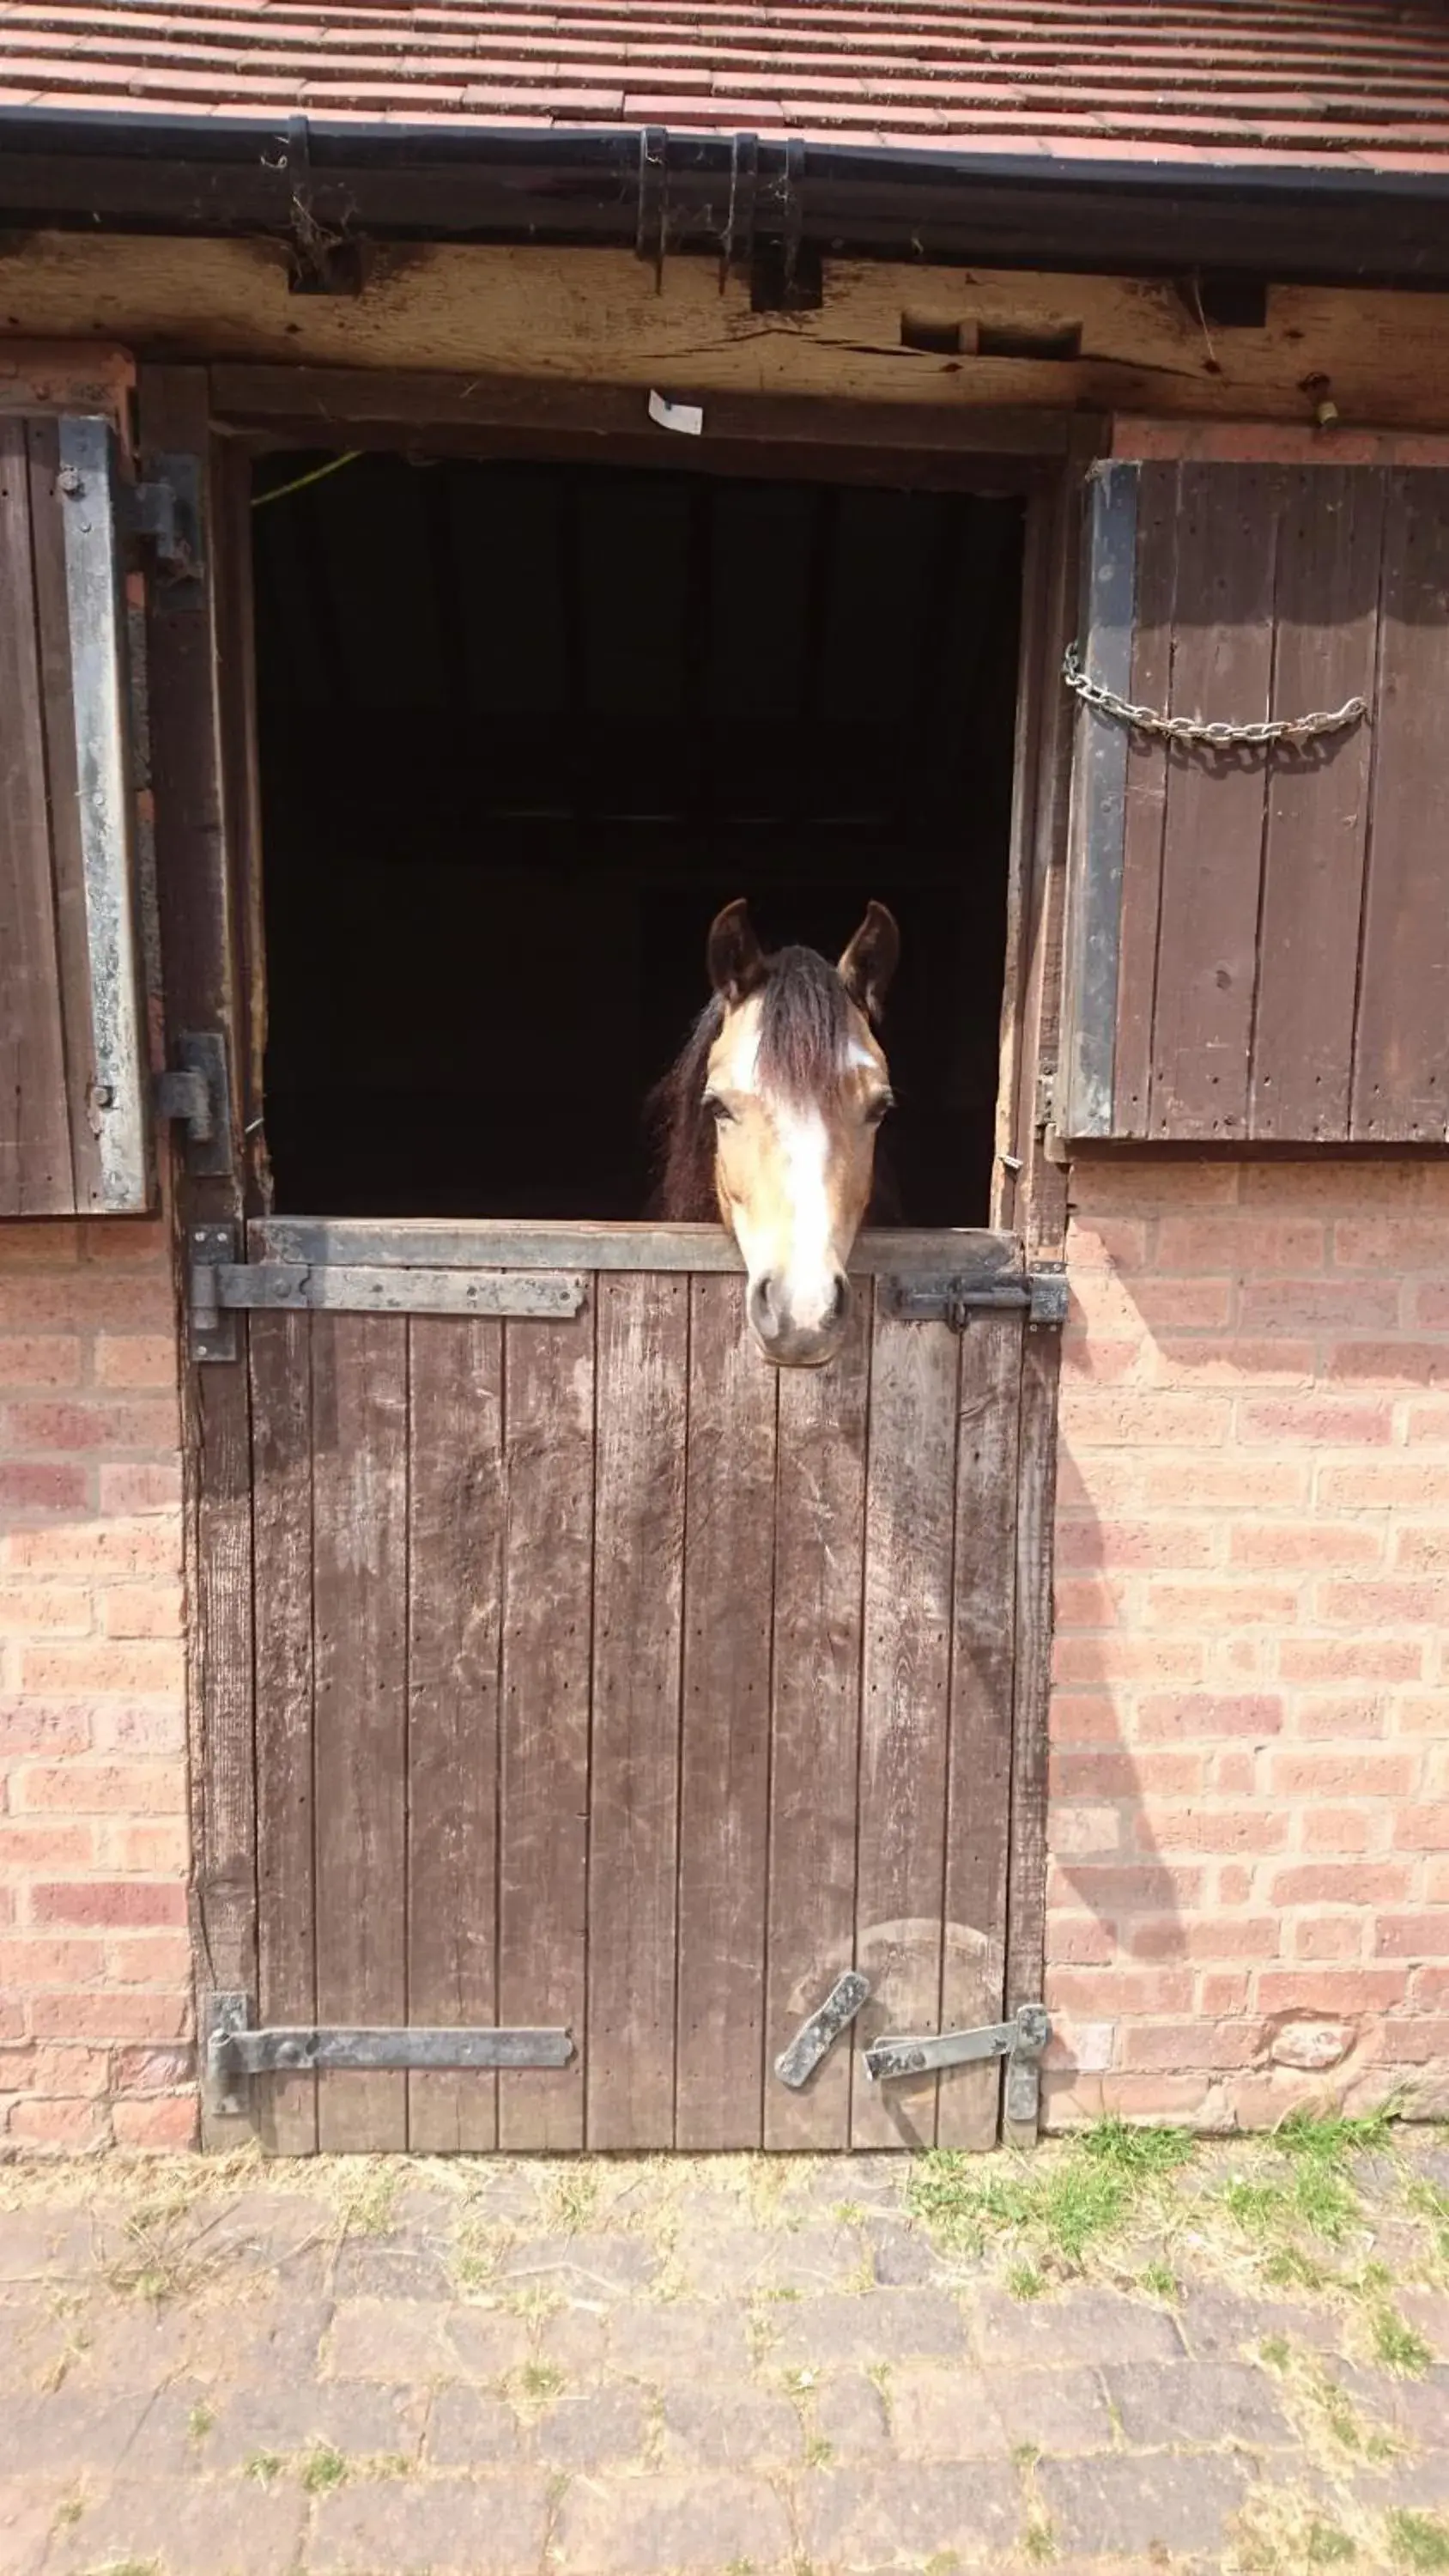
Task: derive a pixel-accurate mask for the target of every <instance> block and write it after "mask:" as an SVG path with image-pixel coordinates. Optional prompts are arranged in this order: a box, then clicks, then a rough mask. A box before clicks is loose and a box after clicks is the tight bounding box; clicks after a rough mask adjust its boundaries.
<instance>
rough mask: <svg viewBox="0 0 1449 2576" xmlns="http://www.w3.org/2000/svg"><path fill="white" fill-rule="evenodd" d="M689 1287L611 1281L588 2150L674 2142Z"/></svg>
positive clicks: (597, 1644)
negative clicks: (682, 1588) (676, 1905)
mask: <svg viewBox="0 0 1449 2576" xmlns="http://www.w3.org/2000/svg"><path fill="white" fill-rule="evenodd" d="M688 1369H689V1280H688V1278H687V1277H686V1276H684V1275H680V1276H678V1277H675V1278H670V1277H668V1276H658V1275H656V1276H651V1275H650V1274H649V1273H648V1272H647V1271H646V1272H643V1273H641V1274H640V1275H639V1276H637V1277H633V1278H629V1277H613V1278H609V1277H605V1276H601V1277H600V1280H599V1323H598V1462H597V1478H596V1503H595V1528H594V1677H593V1751H592V1760H591V1764H590V1774H589V1777H590V1799H589V2015H588V2033H589V2053H588V2063H587V2066H586V2068H585V2096H586V2103H587V2121H586V2134H587V2140H588V2144H589V2145H590V2147H628V2148H631V2149H635V2150H637V2149H640V2148H644V2147H667V2146H670V2145H671V2144H672V2143H673V2138H674V1956H675V1940H676V1933H677V1926H676V1923H675V1896H676V1888H677V1880H678V1869H679V1814H678V1807H679V1706H680V1617H681V1587H682V1583H683V1574H684V1470H685V1421H686V1389H687V1382H688Z"/></svg>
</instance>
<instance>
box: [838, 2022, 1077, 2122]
mask: <svg viewBox="0 0 1449 2576" xmlns="http://www.w3.org/2000/svg"><path fill="white" fill-rule="evenodd" d="M1051 2035H1052V2026H1051V2022H1050V2020H1049V2019H1048V2017H1047V2013H1046V2009H1045V2007H1044V2006H1043V2005H1041V2004H1022V2005H1021V2006H1020V2007H1019V2009H1018V2010H1017V2011H1016V2012H1015V2013H1014V2014H1013V2015H1012V2018H1011V2020H1010V2021H996V2022H987V2023H985V2024H984V2025H983V2027H982V2028H981V2029H979V2030H938V2031H933V2032H930V2033H927V2034H926V2035H924V2036H923V2037H921V2038H919V2039H878V2040H877V2041H876V2042H875V2045H874V2047H872V2048H867V2049H863V2050H862V2052H861V2060H862V2063H863V2065H864V2067H865V2071H866V2074H867V2075H868V2076H869V2077H870V2080H871V2082H872V2084H881V2083H886V2082H888V2081H889V2080H890V2078H891V2077H892V2076H898V2075H931V2074H934V2073H935V2071H936V2069H937V2068H938V2067H942V2066H970V2065H972V2064H975V2063H977V2062H979V2061H980V2060H981V2059H983V2058H991V2057H1006V2058H1009V2059H1010V2061H1011V2064H1010V2066H1009V2067H1008V2068H1007V2115H1008V2117H1009V2118H1012V2119H1014V2118H1016V2117H1017V2113H1016V2112H1015V2111H1014V2110H1013V2108H1012V2103H1011V2084H1012V2075H1013V2073H1014V2070H1015V2069H1016V2068H1017V2066H1021V2067H1022V2069H1023V2072H1025V2071H1026V2070H1027V2069H1028V2068H1030V2070H1031V2080H1032V2083H1033V2086H1034V2084H1035V2071H1036V2070H1035V2060H1036V2059H1037V2058H1039V2057H1040V2056H1041V2053H1042V2051H1043V2049H1044V2048H1045V2047H1046V2044H1047V2041H1048V2040H1049V2039H1050V2037H1051Z"/></svg>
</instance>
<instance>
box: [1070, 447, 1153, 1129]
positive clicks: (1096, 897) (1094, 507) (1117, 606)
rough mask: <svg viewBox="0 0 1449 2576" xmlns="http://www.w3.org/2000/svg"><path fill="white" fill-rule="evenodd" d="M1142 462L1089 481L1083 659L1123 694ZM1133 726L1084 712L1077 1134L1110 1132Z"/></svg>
mask: <svg viewBox="0 0 1449 2576" xmlns="http://www.w3.org/2000/svg"><path fill="white" fill-rule="evenodd" d="M1140 473H1141V468H1140V467H1139V466H1137V465H1123V464H1106V463H1103V464H1098V465H1094V466H1093V467H1092V469H1091V473H1090V475H1089V478H1088V482H1087V495H1088V512H1089V528H1088V535H1087V545H1086V553H1085V558H1084V564H1083V583H1082V647H1081V650H1082V660H1083V667H1084V669H1085V671H1086V674H1087V676H1088V678H1089V679H1091V680H1094V681H1096V682H1097V683H1098V685H1099V686H1100V687H1102V688H1104V689H1111V690H1112V691H1113V692H1114V694H1115V695H1116V696H1118V697H1122V696H1125V694H1126V691H1127V685H1128V682H1129V680H1130V679H1131V676H1132V620H1133V610H1134V603H1135V595H1136V578H1137V485H1138V479H1139V476H1140ZM1126 784H1127V735H1126V732H1125V730H1124V728H1123V727H1122V726H1121V725H1120V724H1119V723H1118V722H1117V720H1116V718H1115V717H1113V716H1108V715H1104V714H1102V713H1100V712H1099V711H1098V709H1096V708H1095V707H1090V706H1085V705H1083V706H1080V707H1079V708H1078V713H1077V736H1076V757H1075V761H1074V765H1073V777H1072V819H1071V841H1072V896H1071V905H1072V918H1071V927H1070V933H1069V936H1070V940H1071V975H1070V993H1069V1005H1070V1016H1069V1022H1068V1028H1067V1043H1066V1046H1065V1048H1064V1050H1063V1073H1064V1076H1065V1082H1064V1100H1063V1108H1062V1123H1063V1126H1064V1128H1065V1130H1066V1132H1067V1133H1068V1134H1069V1135H1073V1136H1107V1135H1110V1134H1111V1132H1112V1057H1113V1048H1114V1044H1115V1038H1116V1028H1117V941H1118V930H1119V922H1120V914H1121V905H1122V833H1123V800H1124V797H1125V794H1126Z"/></svg>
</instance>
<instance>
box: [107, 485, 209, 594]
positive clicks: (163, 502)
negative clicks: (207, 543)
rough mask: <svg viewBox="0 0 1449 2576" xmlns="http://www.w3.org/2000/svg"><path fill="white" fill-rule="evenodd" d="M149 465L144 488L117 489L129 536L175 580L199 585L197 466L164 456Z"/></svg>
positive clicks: (201, 565) (199, 531) (199, 515)
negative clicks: (144, 544) (147, 547)
mask: <svg viewBox="0 0 1449 2576" xmlns="http://www.w3.org/2000/svg"><path fill="white" fill-rule="evenodd" d="M151 462H152V466H153V468H154V471H153V472H152V473H151V474H150V475H148V476H147V478H146V480H145V482H144V483H133V484H131V485H129V486H124V485H123V486H122V489H123V491H124V492H125V495H126V499H125V507H126V510H127V515H128V519H129V524H130V530H131V534H132V535H133V536H136V537H146V538H149V540H150V542H151V544H152V545H153V546H154V547H155V549H156V556H157V560H158V562H160V563H163V564H165V565H166V567H167V569H168V570H169V571H170V572H171V573H172V575H173V576H174V578H175V579H176V580H178V581H196V580H199V579H200V577H201V574H202V571H203V569H204V563H203V557H202V545H201V460H200V458H199V457H196V456H185V455H174V456H171V455H167V456H157V457H153V458H152V460H151Z"/></svg>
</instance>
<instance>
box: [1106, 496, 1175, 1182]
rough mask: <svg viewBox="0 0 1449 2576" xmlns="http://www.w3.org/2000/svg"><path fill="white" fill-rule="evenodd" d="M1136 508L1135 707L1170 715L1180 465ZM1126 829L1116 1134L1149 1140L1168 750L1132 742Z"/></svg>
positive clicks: (1140, 738) (1155, 739)
mask: <svg viewBox="0 0 1449 2576" xmlns="http://www.w3.org/2000/svg"><path fill="white" fill-rule="evenodd" d="M1141 478H1142V479H1141V488H1140V491H1139V494H1138V501H1137V607H1136V618H1135V623H1134V629H1133V637H1132V671H1131V686H1130V687H1129V689H1128V692H1127V694H1128V696H1129V697H1130V698H1131V700H1132V703H1133V705H1134V706H1139V707H1161V708H1163V709H1166V708H1168V707H1169V706H1170V704H1171V699H1172V626H1173V604H1174V600H1175V598H1176V593H1177V518H1178V481H1177V467H1176V466H1175V465H1144V466H1143V467H1142V468H1141ZM1124 738H1125V740H1126V745H1127V771H1126V780H1125V787H1124V810H1123V822H1122V909H1121V930H1120V935H1119V940H1118V952H1117V1031H1116V1044H1115V1049H1114V1060H1113V1073H1112V1133H1113V1135H1114V1136H1145V1135H1146V1134H1147V1132H1148V1119H1149V1111H1150V1095H1151V1087H1152V1000H1153V994H1154V992H1155V990H1156V986H1157V933H1158V923H1159V918H1160V914H1161V908H1162V835H1163V828H1164V825H1165V823H1166V819H1167V745H1166V743H1165V742H1164V741H1162V739H1161V738H1160V737H1159V736H1154V735H1152V734H1146V733H1127V734H1126V735H1125V737H1124Z"/></svg>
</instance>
